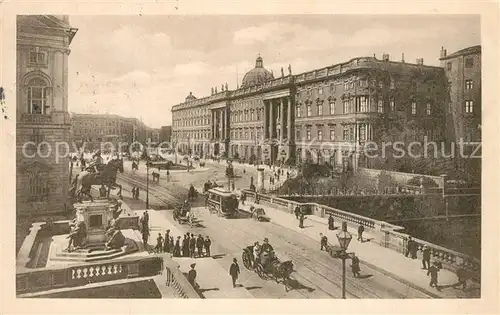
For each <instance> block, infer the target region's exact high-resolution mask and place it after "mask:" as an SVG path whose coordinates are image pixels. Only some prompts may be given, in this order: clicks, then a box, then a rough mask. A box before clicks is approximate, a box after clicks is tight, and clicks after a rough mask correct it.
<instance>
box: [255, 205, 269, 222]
mask: <svg viewBox="0 0 500 315" xmlns="http://www.w3.org/2000/svg"><path fill="white" fill-rule="evenodd" d="M250 217H251V218H253V219H254V220H255V221H265V222H269V221H271V218H269V217H268V216H267V215H266V211H264V208H255V207H254V206H253V205H252V206H250Z"/></svg>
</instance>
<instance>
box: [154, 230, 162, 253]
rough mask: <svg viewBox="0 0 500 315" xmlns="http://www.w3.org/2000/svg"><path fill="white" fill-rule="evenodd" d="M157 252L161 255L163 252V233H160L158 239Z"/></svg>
mask: <svg viewBox="0 0 500 315" xmlns="http://www.w3.org/2000/svg"><path fill="white" fill-rule="evenodd" d="M155 251H156V252H157V253H161V252H162V251H163V236H161V233H158V237H157V238H156V247H155Z"/></svg>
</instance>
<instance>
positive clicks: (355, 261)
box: [351, 253, 361, 278]
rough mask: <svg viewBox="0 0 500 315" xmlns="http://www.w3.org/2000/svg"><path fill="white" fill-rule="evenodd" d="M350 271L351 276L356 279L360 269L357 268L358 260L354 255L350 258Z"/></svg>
mask: <svg viewBox="0 0 500 315" xmlns="http://www.w3.org/2000/svg"><path fill="white" fill-rule="evenodd" d="M351 269H352V275H353V276H354V278H358V277H359V272H360V271H361V269H360V268H359V258H358V256H356V254H354V253H352V258H351Z"/></svg>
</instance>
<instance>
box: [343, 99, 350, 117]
mask: <svg viewBox="0 0 500 315" xmlns="http://www.w3.org/2000/svg"><path fill="white" fill-rule="evenodd" d="M342 105H343V106H344V114H349V101H348V100H344V101H343V102H342Z"/></svg>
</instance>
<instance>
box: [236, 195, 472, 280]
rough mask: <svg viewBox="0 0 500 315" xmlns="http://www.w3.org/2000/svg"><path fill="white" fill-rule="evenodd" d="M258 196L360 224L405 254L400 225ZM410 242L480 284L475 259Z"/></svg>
mask: <svg viewBox="0 0 500 315" xmlns="http://www.w3.org/2000/svg"><path fill="white" fill-rule="evenodd" d="M245 194H246V195H247V196H248V197H249V198H253V199H254V200H255V193H254V192H253V191H250V190H245ZM258 197H259V202H261V203H262V202H263V203H268V204H270V205H273V206H275V207H276V208H278V209H280V210H284V211H287V212H289V213H293V211H294V209H295V207H296V206H297V205H299V206H302V207H306V208H307V207H310V208H312V214H314V215H316V216H318V217H322V218H324V217H326V216H328V215H330V214H332V215H333V216H334V218H335V219H336V221H339V220H340V221H345V222H348V223H351V224H354V225H356V226H358V225H361V224H362V225H363V226H364V227H365V230H366V231H367V232H371V233H372V234H374V235H375V237H376V241H377V242H378V243H379V245H380V246H381V247H385V248H390V249H392V250H395V251H397V252H400V253H402V254H405V253H406V251H407V248H408V247H407V244H408V239H409V237H410V235H408V234H405V233H404V232H403V231H404V228H403V227H401V226H397V225H394V224H390V223H387V222H384V221H379V220H375V219H371V218H368V217H364V216H361V215H357V214H354V213H350V212H347V211H342V210H339V209H335V208H332V207H329V206H325V205H321V204H317V203H300V202H297V201H292V200H287V199H283V198H277V197H271V196H269V195H263V194H260V193H259V194H258ZM413 240H414V241H415V242H416V243H417V246H418V254H419V255H421V253H422V251H423V248H424V246H425V245H427V246H428V247H429V248H430V250H431V257H432V258H434V259H437V260H439V261H441V262H442V264H443V267H444V268H446V269H448V270H451V271H456V269H457V268H458V267H459V266H463V267H464V268H465V269H466V270H468V271H469V272H470V273H471V275H472V277H473V279H474V280H475V281H478V282H480V277H481V261H480V260H479V259H477V258H474V257H470V256H468V255H465V254H462V253H458V252H455V251H453V250H450V249H447V248H444V247H442V246H439V245H435V244H432V243H429V242H426V241H423V240H420V239H416V238H413Z"/></svg>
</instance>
